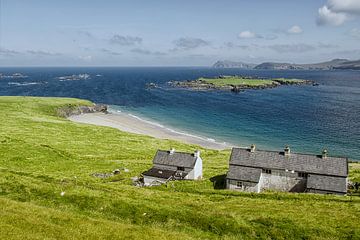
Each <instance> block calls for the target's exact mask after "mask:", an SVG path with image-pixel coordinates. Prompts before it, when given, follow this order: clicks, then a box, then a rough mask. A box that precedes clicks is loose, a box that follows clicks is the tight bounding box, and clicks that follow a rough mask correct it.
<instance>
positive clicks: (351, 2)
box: [327, 0, 360, 14]
mask: <svg viewBox="0 0 360 240" xmlns="http://www.w3.org/2000/svg"><path fill="white" fill-rule="evenodd" d="M327 5H328V6H329V8H330V9H331V10H332V11H334V12H344V13H350V14H360V1H359V0H328V3H327Z"/></svg>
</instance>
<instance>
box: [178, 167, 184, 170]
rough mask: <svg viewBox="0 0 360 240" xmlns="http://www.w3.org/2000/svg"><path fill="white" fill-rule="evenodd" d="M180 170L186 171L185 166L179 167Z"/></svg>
mask: <svg viewBox="0 0 360 240" xmlns="http://www.w3.org/2000/svg"><path fill="white" fill-rule="evenodd" d="M177 170H178V171H185V167H177Z"/></svg>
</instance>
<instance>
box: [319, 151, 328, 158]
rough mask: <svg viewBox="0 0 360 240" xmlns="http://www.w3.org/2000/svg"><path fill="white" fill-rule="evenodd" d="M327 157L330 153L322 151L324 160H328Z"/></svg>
mask: <svg viewBox="0 0 360 240" xmlns="http://www.w3.org/2000/svg"><path fill="white" fill-rule="evenodd" d="M327 155H328V151H327V149H324V150H323V151H322V155H321V157H322V158H323V159H326V158H327Z"/></svg>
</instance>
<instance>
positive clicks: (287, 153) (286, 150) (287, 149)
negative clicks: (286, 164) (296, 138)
mask: <svg viewBox="0 0 360 240" xmlns="http://www.w3.org/2000/svg"><path fill="white" fill-rule="evenodd" d="M284 155H285V156H290V147H289V146H288V145H286V146H285V149H284Z"/></svg>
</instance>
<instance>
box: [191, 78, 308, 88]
mask: <svg viewBox="0 0 360 240" xmlns="http://www.w3.org/2000/svg"><path fill="white" fill-rule="evenodd" d="M198 80H199V81H202V82H205V83H209V84H213V85H215V86H219V87H221V86H229V85H233V86H252V87H266V86H269V85H274V84H276V83H283V84H290V83H302V82H304V80H300V79H286V78H276V79H256V78H244V77H241V76H224V77H223V78H199V79H198Z"/></svg>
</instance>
